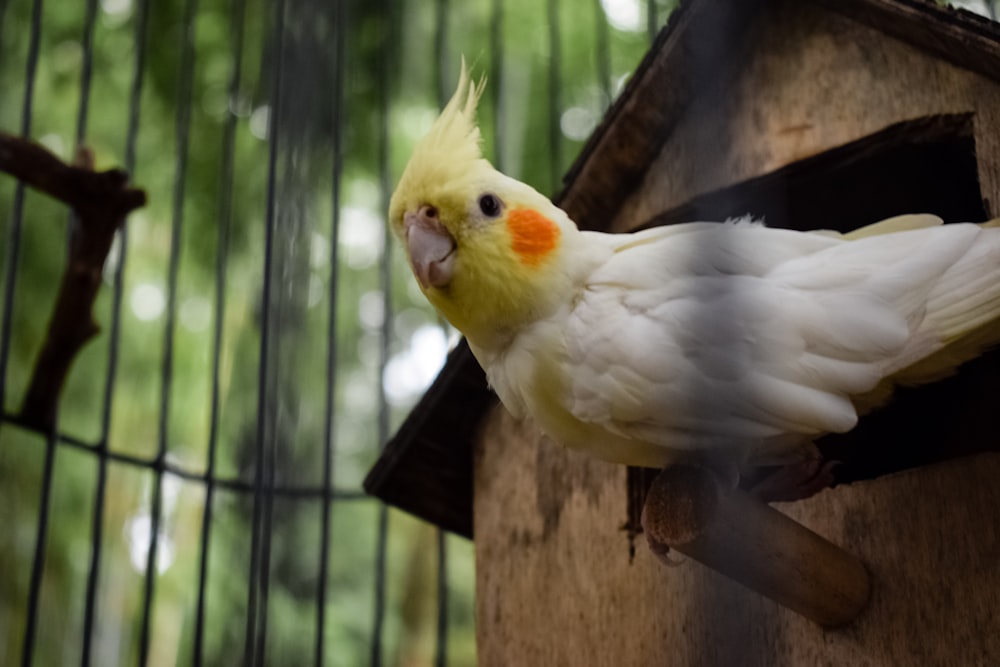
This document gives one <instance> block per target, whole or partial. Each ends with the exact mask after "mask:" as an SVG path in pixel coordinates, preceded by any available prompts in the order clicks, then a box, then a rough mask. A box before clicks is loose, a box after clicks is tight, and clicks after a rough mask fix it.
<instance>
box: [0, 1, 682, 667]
mask: <svg viewBox="0 0 1000 667" xmlns="http://www.w3.org/2000/svg"><path fill="white" fill-rule="evenodd" d="M671 4H672V3H656V2H654V1H653V0H648V1H647V2H644V3H643V2H641V1H640V0H620V1H618V2H613V1H611V0H600V1H598V0H595V1H594V2H592V3H576V4H571V3H566V2H562V3H560V2H559V0H548V1H547V2H546V3H544V4H540V3H539V4H537V6H536V3H533V2H529V1H528V0H524V1H515V0H488V1H487V0H481V1H477V2H469V3H454V4H453V3H450V2H449V1H448V0H435V1H434V2H423V3H396V2H393V0H378V1H377V2H374V3H363V2H357V1H343V2H334V3H328V2H322V1H320V0H276V1H275V2H263V1H261V0H171V1H170V2H155V3H154V2H150V1H149V0H101V1H100V2H98V0H87V1H86V2H85V3H79V2H60V1H58V0H0V53H2V58H0V90H2V91H3V93H2V95H0V129H4V130H8V131H10V132H12V133H13V132H16V133H18V134H19V135H21V136H22V137H25V138H32V139H37V140H39V141H40V142H41V143H42V144H44V145H46V146H47V147H48V148H49V149H51V150H52V151H53V152H55V153H56V154H58V155H61V156H63V157H65V156H66V154H68V153H69V152H71V151H70V148H71V147H72V146H79V145H84V144H86V145H88V146H91V147H92V148H93V149H94V151H95V153H96V155H97V159H98V162H99V164H100V163H118V164H120V166H122V167H123V168H124V169H125V170H126V171H127V172H128V173H129V174H131V175H132V180H133V182H135V183H136V184H138V185H139V186H141V187H143V188H144V189H145V190H146V192H147V194H148V197H149V203H148V205H147V206H146V207H145V208H143V209H141V210H140V211H138V212H136V213H134V214H133V215H131V216H130V218H129V219H128V221H127V222H126V223H125V225H124V226H123V227H122V228H121V229H120V231H119V232H118V234H117V237H116V241H115V245H114V246H113V247H112V250H111V253H110V255H109V257H108V261H107V263H106V265H105V267H104V270H103V281H104V288H103V290H102V292H101V294H100V296H99V298H98V301H97V304H96V307H95V316H96V319H97V320H98V321H99V322H100V323H101V324H102V326H103V332H102V333H101V335H100V336H98V337H97V338H96V339H95V340H94V341H93V342H91V343H90V344H89V345H88V346H87V347H85V348H84V350H83V352H82V354H81V355H80V357H79V359H78V360H76V362H75V364H74V366H73V371H72V374H71V375H70V377H69V380H68V382H67V384H66V386H65V387H64V390H63V393H62V400H61V403H60V406H61V407H60V411H59V413H58V417H57V419H56V421H55V424H54V425H53V426H52V427H51V428H45V429H39V428H38V426H37V424H34V423H32V422H30V420H26V419H24V418H23V415H22V414H21V412H20V408H19V406H20V402H21V400H22V394H23V392H24V387H25V386H26V384H27V383H28V380H29V377H30V374H31V371H32V361H33V359H34V357H35V355H36V352H37V347H38V340H39V339H40V337H41V336H42V334H43V332H44V330H45V326H46V322H47V320H48V317H49V309H50V304H51V303H52V301H53V300H54V299H55V294H56V292H57V290H58V283H59V275H60V272H61V270H62V265H63V264H64V263H65V257H66V254H67V253H66V248H67V247H68V246H67V244H69V246H71V245H72V243H73V239H74V238H75V234H77V233H78V231H79V230H78V225H79V224H80V223H79V221H78V220H75V219H74V218H73V217H72V216H67V214H66V212H65V210H64V209H63V208H61V207H60V206H58V205H56V204H55V203H53V202H51V201H49V200H47V199H46V198H45V197H44V196H42V195H38V194H36V193H32V192H30V191H28V190H26V189H25V187H24V186H23V185H22V184H20V183H17V182H15V181H14V180H13V179H7V178H3V179H2V180H0V206H2V208H0V210H3V211H8V212H9V214H4V215H3V217H2V218H0V225H2V227H0V238H3V239H4V250H3V268H2V280H3V282H2V294H3V302H2V304H3V305H2V312H0V318H2V319H0V327H2V328H0V407H2V411H3V412H2V423H0V522H2V523H3V524H4V526H5V528H4V531H3V536H2V537H0V645H2V646H3V648H2V649H0V662H3V663H4V664H16V663H17V662H18V661H20V663H21V664H23V665H31V664H45V665H48V664H73V663H82V664H84V665H88V664H101V665H110V664H126V663H132V662H138V663H139V664H141V665H147V664H196V665H197V664H247V665H251V664H254V665H257V664H282V665H286V664H289V665H290V664H309V663H312V664H316V665H321V664H323V665H327V664H330V665H354V664H362V663H365V662H367V663H369V664H372V665H380V664H384V663H386V662H393V663H406V664H422V663H427V662H431V661H433V663H434V664H437V665H444V664H468V663H470V662H472V661H474V654H473V650H474V649H473V639H472V637H473V630H472V620H471V616H472V612H471V606H472V604H471V595H472V593H471V588H472V582H471V548H470V546H469V545H468V544H466V543H465V542H463V541H461V540H458V539H457V538H450V537H447V536H445V535H444V534H443V533H441V532H440V531H431V530H430V529H428V528H427V527H426V526H423V525H419V524H417V523H415V522H413V521H412V520H408V519H405V518H403V517H402V516H401V515H398V514H393V515H391V514H390V512H389V511H388V510H387V508H386V507H384V506H382V505H380V504H379V503H377V502H376V501H374V500H372V499H370V498H368V497H366V496H365V495H364V494H363V493H362V492H361V491H360V480H361V478H362V476H363V474H364V471H365V470H366V469H367V468H368V466H370V464H371V463H372V461H373V460H374V458H375V457H376V456H377V454H378V451H379V446H380V445H381V444H382V443H384V442H385V441H386V440H387V438H388V436H389V434H390V431H391V429H392V428H393V426H394V424H396V423H398V422H399V420H400V418H401V417H402V416H403V415H404V414H405V412H406V410H407V407H408V405H409V404H410V403H411V402H412V401H413V400H414V398H415V396H416V395H417V394H418V393H419V392H420V390H421V389H422V388H423V387H424V386H425V385H426V384H427V382H428V381H429V379H430V377H431V376H432V375H433V372H434V371H435V369H436V367H435V364H439V363H440V362H441V360H443V355H444V352H445V350H446V348H447V339H448V336H447V333H446V332H443V331H442V329H441V327H440V325H439V323H438V322H437V321H436V319H435V317H434V315H433V314H432V313H431V312H430V311H429V310H428V308H427V307H426V305H425V304H423V302H422V299H421V298H420V297H419V294H417V293H415V292H414V290H413V289H412V287H411V281H410V280H409V276H408V272H406V271H400V270H397V268H396V267H398V266H401V265H403V260H402V258H401V256H400V254H399V251H398V250H396V249H394V248H393V246H392V245H391V243H390V239H389V238H388V230H387V229H386V226H385V225H384V224H382V222H381V215H382V213H381V212H382V211H384V210H386V208H387V202H388V196H389V193H390V191H391V186H392V179H393V176H394V174H398V172H399V170H400V169H401V167H402V164H403V162H404V161H405V158H406V156H407V154H408V152H409V149H410V147H411V146H412V143H413V141H414V140H415V139H416V138H417V137H418V136H419V135H420V133H422V132H423V130H424V129H426V127H427V125H428V124H429V122H430V120H431V119H433V115H434V113H435V110H436V109H437V108H438V107H439V105H440V104H441V103H442V102H443V101H444V99H445V98H446V97H447V95H448V94H449V93H450V83H451V82H452V81H454V78H455V77H456V75H457V68H458V65H457V63H458V53H460V52H464V53H466V54H467V56H468V57H469V58H470V59H471V60H472V62H473V64H474V67H475V68H476V69H477V70H479V71H481V72H485V73H487V74H488V75H489V78H490V80H491V85H490V90H489V92H488V94H487V101H486V104H485V105H484V108H483V110H482V113H481V116H482V117H483V124H484V128H485V130H486V136H487V137H492V141H491V142H489V143H490V148H491V149H492V154H493V158H494V162H495V163H496V164H497V165H498V166H499V167H500V168H501V169H505V170H507V171H509V172H511V173H512V174H513V175H515V176H520V177H522V178H524V179H525V180H528V181H529V182H533V183H534V184H535V185H536V186H538V187H539V188H540V189H542V190H549V191H552V190H555V189H557V188H558V184H559V175H560V174H561V173H562V171H563V169H564V168H565V167H566V165H567V162H568V158H570V157H571V155H572V152H573V151H574V150H575V147H577V146H578V145H579V142H581V141H582V140H583V139H584V138H585V136H586V135H587V134H588V133H589V130H590V128H592V127H593V125H594V124H595V123H596V121H597V119H598V118H599V115H600V113H601V111H602V110H603V108H604V106H606V105H607V104H608V102H609V101H610V99H611V97H612V96H613V95H614V93H615V91H616V88H617V86H618V85H620V82H621V80H623V77H624V75H625V74H626V73H627V71H628V70H629V69H630V68H631V67H632V66H633V65H634V64H635V62H637V60H638V57H639V55H640V54H641V53H642V51H643V50H644V47H645V44H646V43H647V38H648V36H649V35H652V34H653V32H654V31H655V28H656V27H657V26H658V25H659V24H660V23H661V22H662V19H663V18H664V17H665V16H666V14H667V10H668V9H669V7H670V6H671ZM70 127H74V128H75V129H74V131H73V132H72V133H71V132H70V131H69V130H68V128H70ZM488 152H489V151H488ZM107 166H110V164H108V165H107ZM63 229H65V230H67V231H66V232H65V233H63V231H62V230H63ZM419 341H423V342H422V343H420V342H419ZM390 519H391V520H390ZM428 610H430V611H428ZM427 619H430V620H427Z"/></svg>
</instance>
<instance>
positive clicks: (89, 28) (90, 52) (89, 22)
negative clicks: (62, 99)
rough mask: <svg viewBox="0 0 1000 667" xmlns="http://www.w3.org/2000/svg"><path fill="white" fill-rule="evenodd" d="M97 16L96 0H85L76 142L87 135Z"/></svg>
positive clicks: (78, 142) (81, 141)
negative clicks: (95, 20)
mask: <svg viewBox="0 0 1000 667" xmlns="http://www.w3.org/2000/svg"><path fill="white" fill-rule="evenodd" d="M96 16H97V0H87V9H86V13H85V14H84V19H83V63H82V66H81V68H80V108H79V111H78V113H77V115H76V144H77V146H79V145H80V144H82V143H83V139H84V137H85V136H86V135H87V119H88V117H89V110H90V81H91V79H92V76H93V70H94V19H95V18H96Z"/></svg>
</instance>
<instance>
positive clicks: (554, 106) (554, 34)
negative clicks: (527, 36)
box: [546, 0, 562, 194]
mask: <svg viewBox="0 0 1000 667" xmlns="http://www.w3.org/2000/svg"><path fill="white" fill-rule="evenodd" d="M546 9H547V13H548V24H549V191H550V193H552V194H555V193H556V192H557V191H558V190H559V184H560V183H561V182H562V178H561V174H562V131H561V130H560V129H559V114H560V113H561V106H562V103H561V95H560V93H561V91H560V85H561V71H560V70H561V67H560V58H561V55H560V51H561V46H560V43H559V0H547V2H546Z"/></svg>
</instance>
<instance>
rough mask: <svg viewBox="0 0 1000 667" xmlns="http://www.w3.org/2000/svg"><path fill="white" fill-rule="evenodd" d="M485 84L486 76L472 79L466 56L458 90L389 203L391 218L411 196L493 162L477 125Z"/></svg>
mask: <svg viewBox="0 0 1000 667" xmlns="http://www.w3.org/2000/svg"><path fill="white" fill-rule="evenodd" d="M485 84H486V79H485V78H483V79H481V80H480V81H479V82H478V83H476V82H474V81H472V80H471V78H470V77H469V71H468V69H467V68H466V66H465V59H464V58H463V59H462V69H461V72H460V74H459V77H458V86H457V87H456V89H455V93H454V94H453V95H452V97H451V100H450V101H449V102H448V104H447V105H445V108H444V110H443V111H442V112H441V115H440V116H438V118H437V120H436V121H434V125H432V126H431V129H430V130H429V131H428V132H427V134H426V135H425V136H424V137H423V138H422V139H421V140H420V141H419V142H417V145H416V147H415V148H414V149H413V155H412V156H411V157H410V161H409V162H408V163H407V165H406V169H405V170H404V171H403V175H402V177H401V178H400V179H399V184H398V185H397V186H396V191H395V192H394V193H393V196H392V202H391V203H390V206H389V218H390V220H391V221H393V222H394V223H396V222H397V221H398V220H399V219H401V218H402V215H403V212H404V209H405V207H406V205H407V203H408V200H410V199H413V198H420V197H426V196H429V195H430V193H431V191H433V190H435V189H436V188H440V187H443V186H445V185H447V184H449V183H454V182H455V181H457V180H460V179H462V178H464V177H467V176H468V175H469V174H470V173H472V172H474V171H477V170H478V169H479V168H481V166H482V165H483V164H485V165H486V166H489V163H488V162H486V160H484V159H483V156H482V151H481V150H480V147H479V141H480V135H479V126H478V125H476V106H477V105H478V103H479V97H480V95H482V92H483V88H484V87H485ZM409 203H412V202H409Z"/></svg>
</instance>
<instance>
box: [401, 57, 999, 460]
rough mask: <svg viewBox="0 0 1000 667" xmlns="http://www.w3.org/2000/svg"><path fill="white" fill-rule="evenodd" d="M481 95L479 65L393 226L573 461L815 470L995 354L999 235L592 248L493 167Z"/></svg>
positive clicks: (962, 227) (750, 231)
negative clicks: (862, 422)
mask: <svg viewBox="0 0 1000 667" xmlns="http://www.w3.org/2000/svg"><path fill="white" fill-rule="evenodd" d="M482 85H483V84H482V83H480V84H479V85H476V84H474V83H471V82H470V80H469V77H468V74H467V72H466V70H465V66H464V64H463V66H462V73H461V76H460V81H459V84H458V89H457V91H456V92H455V94H454V96H453V97H452V99H451V101H450V102H449V103H448V104H447V106H446V107H445V109H444V110H443V112H442V113H441V115H440V117H439V118H438V119H437V121H436V122H435V123H434V125H433V127H432V128H431V129H430V131H429V132H428V134H427V135H426V136H425V137H424V138H423V139H422V140H421V141H420V142H419V143H418V144H417V146H416V148H415V150H414V153H413V156H412V157H411V159H410V161H409V164H408V165H407V167H406V169H405V171H404V173H403V175H402V177H401V179H400V181H399V184H398V187H397V189H396V191H395V193H394V194H393V196H392V200H391V204H390V209H389V220H390V224H391V226H392V229H393V230H394V231H395V233H396V235H397V236H398V237H399V238H400V239H401V241H402V243H403V244H404V246H405V248H406V251H407V255H408V257H409V261H410V264H411V266H412V269H413V273H414V275H415V276H416V278H417V280H418V281H419V283H420V288H421V290H422V291H423V293H424V294H425V295H426V297H427V298H428V300H429V301H430V302H431V303H432V304H433V305H434V307H435V308H436V309H437V310H438V311H439V312H440V313H441V314H442V315H443V316H444V317H445V318H447V320H448V321H449V322H451V324H452V325H454V326H455V327H456V328H457V329H458V330H460V331H461V332H462V333H463V334H465V336H466V338H467V340H468V343H469V346H470V348H471V349H472V352H473V353H474V354H475V356H476V358H477V359H478V360H479V363H480V364H481V365H482V367H483V368H484V369H485V371H486V374H487V377H488V379H489V382H490V384H491V386H492V387H493V388H494V390H495V391H496V393H497V394H498V395H499V397H500V399H501V401H502V402H503V404H504V405H505V406H506V407H507V409H508V410H509V411H510V412H511V413H513V414H514V415H515V416H517V417H531V418H533V419H534V420H535V422H537V425H538V426H539V427H540V428H541V429H542V430H543V431H545V432H546V433H547V434H548V435H550V436H551V437H552V438H554V439H555V440H557V441H558V442H561V443H563V444H564V445H566V446H568V447H572V448H576V449H579V450H583V451H585V452H587V453H589V454H592V455H594V456H597V457H599V458H601V459H605V460H607V461H613V462H618V463H623V464H630V465H638V466H647V467H662V466H665V465H667V464H670V463H678V462H696V463H701V464H705V465H708V466H710V467H715V468H718V469H724V468H726V467H727V466H731V467H734V468H735V467H745V466H759V465H765V464H767V465H773V464H787V463H792V462H796V461H803V460H808V459H815V458H816V457H817V456H818V454H817V452H816V450H815V447H814V446H813V441H814V439H816V438H817V437H819V436H822V435H824V434H826V433H842V432H845V431H848V430H850V429H851V428H853V427H854V425H855V424H856V423H857V420H858V415H859V413H864V412H865V411H867V410H870V409H871V408H873V407H876V406H877V405H879V404H881V403H883V402H884V401H886V400H887V399H888V397H889V396H890V394H891V391H892V388H893V386H895V385H897V384H919V383H923V382H929V381H932V380H935V379H938V378H941V377H943V376H945V375H947V374H949V373H950V372H952V371H953V370H954V368H955V367H956V366H957V365H958V364H960V363H962V362H963V361H966V360H968V359H970V358H972V357H974V356H976V355H978V354H979V353H981V352H982V350H983V349H984V348H985V347H986V346H988V345H991V344H993V343H994V342H995V341H996V340H997V338H998V337H1000V336H998V334H1000V331H998V327H997V326H996V321H997V318H998V317H1000V229H994V228H992V227H991V226H989V225H976V224H951V225H942V224H941V220H939V219H938V218H936V217H933V216H929V215H913V216H903V217H899V218H893V219H890V220H886V221H883V222H881V223H877V224H875V225H871V226H868V227H865V228H862V229H860V230H858V231H856V232H853V233H850V234H846V235H843V234H838V233H836V232H808V233H804V232H796V231H788V230H782V229H771V228H768V227H766V226H764V225H762V224H757V223H754V222H751V221H748V220H741V221H729V222H725V223H716V222H694V223H689V224H679V225H672V226H666V227H659V228H654V229H648V230H644V231H640V232H636V233H632V234H603V233H597V232H587V231H580V230H579V229H578V228H577V226H576V225H575V224H574V222H573V221H572V220H570V219H569V218H568V217H567V215H566V214H565V213H564V212H563V211H561V210H560V209H559V208H557V207H556V206H555V205H553V204H552V203H551V202H550V201H549V200H548V199H547V198H546V197H544V196H542V195H541V194H539V193H538V192H536V191H535V190H534V189H532V188H531V187H529V186H528V185H525V184H524V183H520V182H518V181H516V180H514V179H512V178H509V177H508V176H505V175H504V174H502V173H500V172H498V171H497V170H495V169H494V168H493V167H492V166H491V165H490V163H489V162H488V161H487V160H485V159H484V158H483V157H482V155H481V152H480V146H479V144H480V135H479V129H478V128H477V126H476V121H475V110H476V104H477V100H478V98H479V95H480V93H481V91H482Z"/></svg>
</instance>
